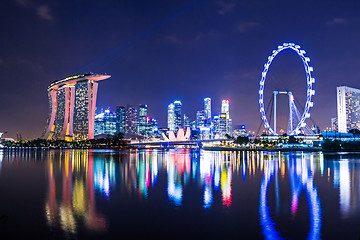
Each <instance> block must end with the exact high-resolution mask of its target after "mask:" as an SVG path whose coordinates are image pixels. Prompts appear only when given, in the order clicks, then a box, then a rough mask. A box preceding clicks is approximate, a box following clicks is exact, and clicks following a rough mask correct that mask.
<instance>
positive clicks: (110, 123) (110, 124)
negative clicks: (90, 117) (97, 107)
mask: <svg viewBox="0 0 360 240" xmlns="http://www.w3.org/2000/svg"><path fill="white" fill-rule="evenodd" d="M94 129H95V136H96V135H100V134H107V135H115V134H116V115H115V114H114V113H113V112H111V110H110V109H107V110H105V111H104V112H101V113H100V114H97V115H95V126H94Z"/></svg>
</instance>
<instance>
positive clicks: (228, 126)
mask: <svg viewBox="0 0 360 240" xmlns="http://www.w3.org/2000/svg"><path fill="white" fill-rule="evenodd" d="M229 102H230V101H229V100H228V99H226V100H222V102H221V114H220V121H222V120H221V118H222V117H221V115H224V114H225V118H226V121H225V134H228V135H231V133H232V120H231V118H230V103H229ZM220 133H221V131H220ZM221 135H222V133H221Z"/></svg>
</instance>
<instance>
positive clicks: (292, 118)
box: [259, 43, 315, 135]
mask: <svg viewBox="0 0 360 240" xmlns="http://www.w3.org/2000/svg"><path fill="white" fill-rule="evenodd" d="M284 50H292V51H294V52H296V53H297V55H298V56H299V57H300V58H301V61H302V63H303V65H304V69H305V73H306V102H305V106H304V110H303V112H302V113H300V112H299V111H298V109H297V107H296V105H295V101H294V96H293V93H292V92H291V91H283V90H281V89H279V90H277V91H273V101H274V105H273V108H274V120H273V127H271V126H270V122H271V119H270V121H269V120H268V118H267V117H266V110H267V109H265V106H264V89H265V81H266V76H267V73H268V71H269V68H270V65H271V63H272V62H273V60H274V58H275V57H276V56H277V55H278V54H279V53H280V52H282V51H284ZM305 54H306V52H305V50H303V49H301V47H300V46H299V45H297V44H295V43H284V44H282V45H280V46H278V48H277V49H275V50H273V51H272V55H270V56H269V57H268V61H267V62H266V63H265V65H264V70H263V72H262V74H261V80H260V83H259V85H260V89H259V104H260V109H259V111H260V114H261V120H262V121H263V123H264V127H265V128H266V129H267V130H268V132H269V134H271V135H279V134H278V133H277V129H276V124H277V123H276V121H277V120H276V97H277V95H278V94H286V95H288V96H289V121H288V129H287V134H288V135H298V134H301V133H303V134H312V131H311V129H310V128H309V127H308V126H307V124H306V122H305V121H306V119H308V118H310V108H311V107H313V106H314V103H313V102H312V96H314V95H315V90H314V89H313V84H314V83H315V79H314V78H313V77H312V72H313V70H314V69H313V68H312V67H311V66H310V65H309V62H310V58H309V57H307V56H305Z"/></svg>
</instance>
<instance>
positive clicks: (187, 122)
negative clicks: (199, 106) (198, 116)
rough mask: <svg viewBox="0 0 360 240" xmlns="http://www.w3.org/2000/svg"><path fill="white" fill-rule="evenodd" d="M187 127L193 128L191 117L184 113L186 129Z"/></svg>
mask: <svg viewBox="0 0 360 240" xmlns="http://www.w3.org/2000/svg"><path fill="white" fill-rule="evenodd" d="M187 127H189V128H191V119H190V118H189V117H188V116H186V114H184V129H186V128H187Z"/></svg>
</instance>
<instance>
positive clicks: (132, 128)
mask: <svg viewBox="0 0 360 240" xmlns="http://www.w3.org/2000/svg"><path fill="white" fill-rule="evenodd" d="M137 122H138V109H137V108H136V107H132V106H127V108H126V115H125V133H137Z"/></svg>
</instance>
